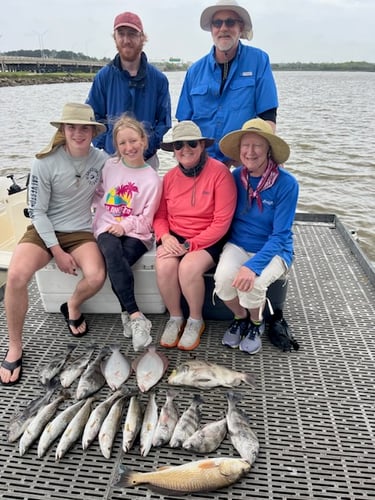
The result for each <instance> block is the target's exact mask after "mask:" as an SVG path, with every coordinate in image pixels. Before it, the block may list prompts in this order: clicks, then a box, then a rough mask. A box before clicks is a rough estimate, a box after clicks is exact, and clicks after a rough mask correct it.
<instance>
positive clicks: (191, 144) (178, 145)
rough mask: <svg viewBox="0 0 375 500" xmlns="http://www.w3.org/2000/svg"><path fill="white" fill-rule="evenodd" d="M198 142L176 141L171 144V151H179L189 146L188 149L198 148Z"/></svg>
mask: <svg viewBox="0 0 375 500" xmlns="http://www.w3.org/2000/svg"><path fill="white" fill-rule="evenodd" d="M198 143H199V141H195V140H192V141H176V142H174V143H173V149H175V150H176V151H180V149H182V148H183V147H184V146H189V148H193V149H195V148H196V147H197V146H198Z"/></svg>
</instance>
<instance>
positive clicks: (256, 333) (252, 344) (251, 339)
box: [239, 320, 265, 354]
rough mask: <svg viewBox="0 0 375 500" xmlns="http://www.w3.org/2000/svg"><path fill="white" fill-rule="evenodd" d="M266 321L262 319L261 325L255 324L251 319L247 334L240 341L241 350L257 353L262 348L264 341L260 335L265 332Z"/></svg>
mask: <svg viewBox="0 0 375 500" xmlns="http://www.w3.org/2000/svg"><path fill="white" fill-rule="evenodd" d="M264 330H265V323H264V321H262V323H261V324H260V325H254V323H253V322H252V321H251V320H250V322H249V326H248V329H247V333H246V336H245V337H244V338H243V339H242V340H241V342H240V346H239V347H240V351H244V352H247V353H248V354H256V353H257V352H259V351H260V350H261V349H262V341H261V338H260V336H261V335H262V333H264Z"/></svg>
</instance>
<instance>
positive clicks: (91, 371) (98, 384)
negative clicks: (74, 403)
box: [76, 347, 108, 399]
mask: <svg viewBox="0 0 375 500" xmlns="http://www.w3.org/2000/svg"><path fill="white" fill-rule="evenodd" d="M107 354H108V348H107V347H103V349H101V350H100V352H99V354H98V355H97V356H96V358H95V359H94V360H93V361H92V362H91V363H90V364H89V365H88V366H87V368H86V370H85V371H84V372H83V373H82V375H81V377H80V379H79V382H78V386H77V393H76V398H77V399H85V398H88V397H89V396H91V395H92V394H94V393H95V392H97V391H98V390H99V389H101V388H102V387H103V385H104V384H105V378H104V375H103V374H102V370H101V368H100V365H101V362H102V361H103V359H104V358H105V357H106V356H107Z"/></svg>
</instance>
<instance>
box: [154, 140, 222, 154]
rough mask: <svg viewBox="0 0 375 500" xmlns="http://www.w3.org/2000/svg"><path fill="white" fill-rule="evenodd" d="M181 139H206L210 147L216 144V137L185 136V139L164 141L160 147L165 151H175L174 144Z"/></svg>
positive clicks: (206, 144) (206, 143) (207, 145)
mask: <svg viewBox="0 0 375 500" xmlns="http://www.w3.org/2000/svg"><path fill="white" fill-rule="evenodd" d="M180 141H204V142H205V147H206V148H209V147H210V146H212V144H214V142H215V139H209V138H207V137H184V138H183V139H175V140H173V141H172V140H171V141H163V142H162V143H161V144H160V149H162V150H163V151H174V148H173V144H174V143H175V142H180Z"/></svg>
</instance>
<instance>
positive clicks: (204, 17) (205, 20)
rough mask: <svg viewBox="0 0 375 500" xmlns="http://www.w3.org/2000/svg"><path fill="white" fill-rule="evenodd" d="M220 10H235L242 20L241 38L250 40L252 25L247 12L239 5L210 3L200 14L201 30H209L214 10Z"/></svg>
mask: <svg viewBox="0 0 375 500" xmlns="http://www.w3.org/2000/svg"><path fill="white" fill-rule="evenodd" d="M221 10H232V11H233V12H235V13H236V14H237V15H238V16H239V17H240V18H241V19H242V21H243V22H244V27H243V30H242V34H241V38H242V39H244V40H251V39H252V38H253V25H252V22H251V18H250V15H249V13H248V12H247V10H246V9H244V8H243V7H240V6H239V5H212V6H211V7H207V8H206V9H204V11H203V12H202V14H201V20H200V25H201V28H202V30H204V31H211V21H212V18H213V17H214V15H215V14H216V12H220V11H221Z"/></svg>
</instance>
